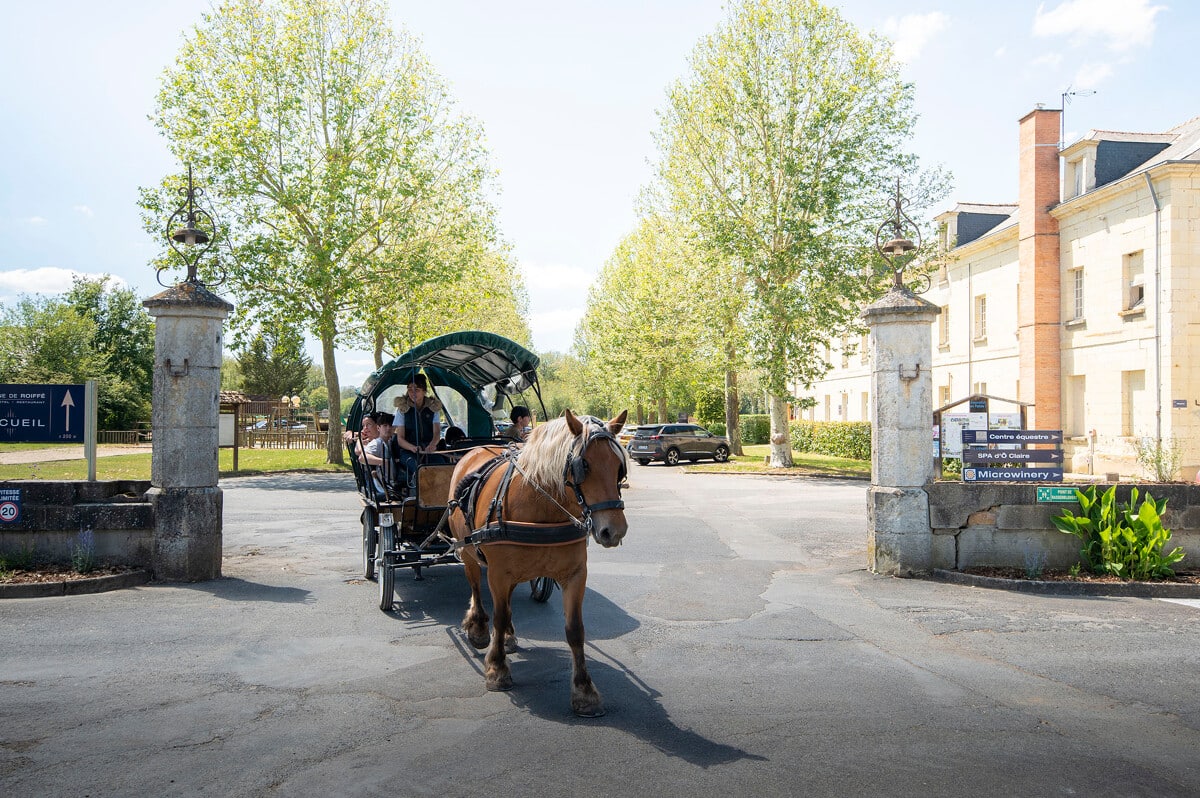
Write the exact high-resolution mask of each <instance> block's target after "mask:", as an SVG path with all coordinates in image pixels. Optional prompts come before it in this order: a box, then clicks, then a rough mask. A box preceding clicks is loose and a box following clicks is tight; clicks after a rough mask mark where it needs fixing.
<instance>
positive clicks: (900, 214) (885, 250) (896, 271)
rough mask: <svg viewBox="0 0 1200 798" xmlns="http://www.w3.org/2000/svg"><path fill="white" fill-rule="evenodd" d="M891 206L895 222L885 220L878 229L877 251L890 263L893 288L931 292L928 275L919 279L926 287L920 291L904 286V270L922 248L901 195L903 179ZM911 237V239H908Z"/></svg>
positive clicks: (906, 202) (890, 201)
mask: <svg viewBox="0 0 1200 798" xmlns="http://www.w3.org/2000/svg"><path fill="white" fill-rule="evenodd" d="M888 205H890V206H891V208H892V218H890V219H885V220H884V222H883V224H881V225H879V229H878V230H876V231H875V249H876V250H878V252H879V254H880V255H882V256H883V259H884V260H885V261H887V264H888V266H889V267H890V269H891V271H892V285H891V288H892V289H893V290H895V289H905V288H907V290H910V291H913V293H916V294H923V293H925V292H926V291H928V290H929V285H930V281H929V275H927V274H922V275H919V276H918V278H917V284H922V283H923V285H922V287H921V288H920V290H914V289H913V288H912V287H911V286H905V284H904V269H905V267H907V266H908V264H909V263H910V262H911V261H912V257H911V256H912V255H913V254H915V253H916V252H917V250H919V249H920V248H921V230H920V228H919V227H918V226H917V224H916V223H915V222H913V220H912V219H910V218H909V216H908V214H906V213H905V212H904V207H905V206H906V205H908V200H906V199H904V197H903V196H902V195H901V194H900V178H898V177H897V178H896V193H895V196H893V197H892V198H891V199H889V200H888ZM909 234H911V236H912V238H909V237H908V235H909ZM914 239H915V240H914Z"/></svg>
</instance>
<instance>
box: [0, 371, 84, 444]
mask: <svg viewBox="0 0 1200 798" xmlns="http://www.w3.org/2000/svg"><path fill="white" fill-rule="evenodd" d="M83 411H84V401H83V386H82V385H0V441H3V442H5V443H82V442H83V424H84V414H83Z"/></svg>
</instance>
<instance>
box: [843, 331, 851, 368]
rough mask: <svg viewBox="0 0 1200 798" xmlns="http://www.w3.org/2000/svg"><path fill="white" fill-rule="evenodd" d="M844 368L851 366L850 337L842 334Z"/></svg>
mask: <svg viewBox="0 0 1200 798" xmlns="http://www.w3.org/2000/svg"><path fill="white" fill-rule="evenodd" d="M842 368H844V369H846V368H850V337H849V336H848V335H843V336H842Z"/></svg>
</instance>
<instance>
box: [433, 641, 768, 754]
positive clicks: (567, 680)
mask: <svg viewBox="0 0 1200 798" xmlns="http://www.w3.org/2000/svg"><path fill="white" fill-rule="evenodd" d="M447 633H448V634H449V636H450V639H451V640H452V641H453V642H454V644H455V646H456V647H457V648H458V649H459V651H460V652H461V653H462V655H463V658H464V659H466V660H467V661H468V662H469V663H470V664H471V667H473V668H474V669H475V670H476V672H477V673H478V674H479V678H480V679H483V652H476V651H475V649H474V648H472V647H471V644H470V643H469V642H467V640H466V637H465V636H464V635H463V634H462V633H461V632H460V631H459V630H456V629H449V630H447ZM518 634H519V632H518ZM563 645H564V646H565V643H564V644H563ZM586 654H587V660H588V673H589V674H590V675H591V677H592V681H593V682H594V683H595V684H596V687H597V689H598V690H600V693H601V695H603V697H604V705H605V708H606V709H607V714H605V715H603V716H601V717H599V718H579V717H576V716H575V715H572V714H571V711H570V709H569V707H568V701H567V697H568V696H569V695H570V692H571V652H570V651H569V650H567V649H565V648H563V647H546V646H539V647H534V648H527V647H525V646H522V647H521V648H520V649H519V650H518V651H517V652H516V653H515V654H511V655H509V659H510V666H511V667H512V669H513V672H514V679H515V681H516V684H514V685H513V688H512V690H510V691H509V692H508V697H509V700H511V701H512V703H513V706H515V707H519V708H520V709H523V710H525V711H527V712H529V713H530V714H532V715H534V716H536V717H538V718H541V719H543V720H547V721H551V722H554V723H562V724H566V725H578V726H583V725H586V726H596V725H601V726H608V727H609V728H613V729H618V730H620V731H623V732H625V733H626V734H629V735H630V736H633V737H637V738H638V739H640V740H642V741H644V742H646V743H647V744H649V745H652V746H653V747H654V748H655V749H657V750H658V751H661V752H662V753H664V754H666V755H667V756H671V757H675V758H678V759H682V760H684V761H686V762H688V763H689V764H692V765H695V766H698V767H701V768H705V769H707V768H710V767H714V766H716V765H724V764H728V763H730V762H737V761H740V760H744V759H745V760H751V761H756V762H764V761H766V760H767V758H766V757H764V756H759V755H758V754H752V753H750V752H748V751H745V750H743V749H741V748H737V747H735V746H732V745H725V744H724V743H718V742H715V741H713V740H710V739H708V738H707V737H705V736H704V735H702V734H698V733H697V732H694V731H692V730H690V729H685V728H681V727H680V726H678V725H677V724H676V723H675V722H674V721H672V720H671V717H670V715H668V714H667V711H666V710H665V709H663V707H662V704H661V702H660V700H659V699H661V698H662V693H660V692H658V691H657V690H655V689H654V688H653V687H651V686H650V685H648V684H646V683H645V682H644V681H642V680H641V679H640V678H638V676H637V675H636V674H634V673H633V672H632V671H631V670H629V668H628V667H626V666H625V665H624V664H623V663H622V662H620V661H619V660H617V659H616V658H614V657H612V656H610V655H608V654H607V653H605V652H604V651H603V650H602V649H600V648H597V647H596V646H595V645H593V644H592V643H590V642H589V643H587V650H586Z"/></svg>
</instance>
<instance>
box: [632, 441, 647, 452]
mask: <svg viewBox="0 0 1200 798" xmlns="http://www.w3.org/2000/svg"><path fill="white" fill-rule="evenodd" d="M633 448H635V449H637V450H638V451H641V452H644V451H646V450H647V449H649V448H650V444H648V443H639V444H638V445H637V446H634V447H633Z"/></svg>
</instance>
